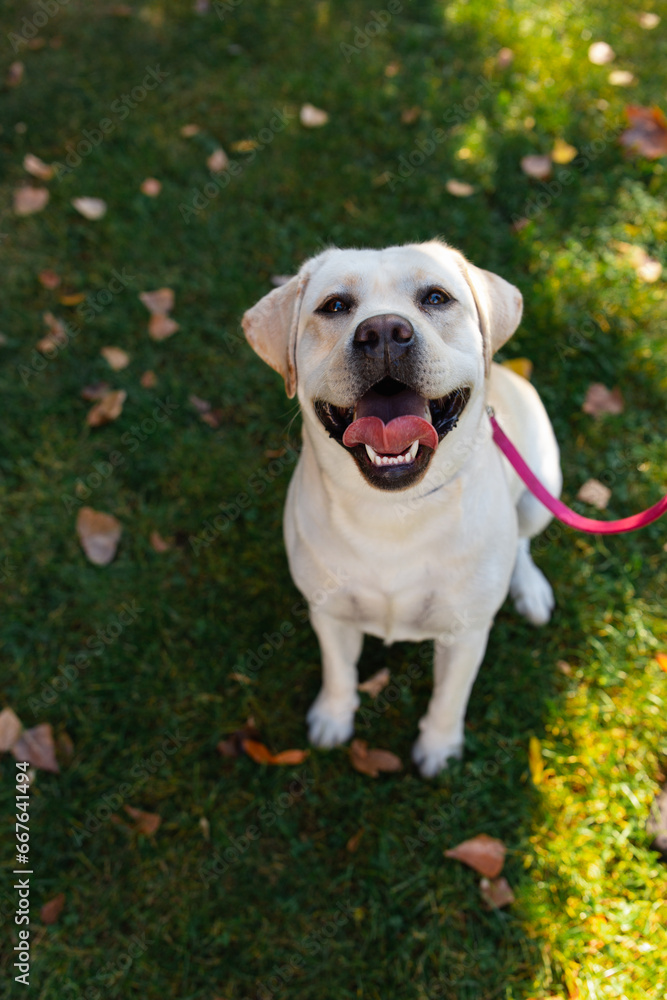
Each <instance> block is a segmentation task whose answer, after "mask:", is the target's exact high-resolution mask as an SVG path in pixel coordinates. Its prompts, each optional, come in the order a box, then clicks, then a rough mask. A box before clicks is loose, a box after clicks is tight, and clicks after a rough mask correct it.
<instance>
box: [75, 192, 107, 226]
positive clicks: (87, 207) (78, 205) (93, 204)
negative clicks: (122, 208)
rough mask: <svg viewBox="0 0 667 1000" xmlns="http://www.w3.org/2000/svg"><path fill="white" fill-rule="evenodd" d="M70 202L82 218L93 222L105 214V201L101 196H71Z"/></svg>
mask: <svg viewBox="0 0 667 1000" xmlns="http://www.w3.org/2000/svg"><path fill="white" fill-rule="evenodd" d="M71 204H72V205H73V206H74V208H75V209H76V210H77V212H78V213H79V215H82V216H83V217H84V219H90V220H91V222H95V221H96V220H97V219H102V218H104V216H105V215H106V214H107V203H106V202H105V201H103V199H102V198H85V197H84V198H72V201H71Z"/></svg>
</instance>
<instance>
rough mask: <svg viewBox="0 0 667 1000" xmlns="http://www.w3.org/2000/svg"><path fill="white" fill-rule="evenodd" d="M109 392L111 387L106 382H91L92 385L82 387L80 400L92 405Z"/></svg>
mask: <svg viewBox="0 0 667 1000" xmlns="http://www.w3.org/2000/svg"><path fill="white" fill-rule="evenodd" d="M110 392H111V386H110V385H109V383H108V382H93V384H92V385H84V387H83V389H82V390H81V398H82V399H85V400H87V401H88V402H89V403H94V402H96V401H97V400H98V399H104V397H105V396H108V395H109V393H110Z"/></svg>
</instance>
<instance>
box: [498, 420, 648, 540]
mask: <svg viewBox="0 0 667 1000" xmlns="http://www.w3.org/2000/svg"><path fill="white" fill-rule="evenodd" d="M489 419H490V421H491V427H492V428H493V440H494V441H495V443H496V444H497V445H498V447H499V448H500V450H501V451H502V453H503V455H504V456H505V458H507V460H508V461H509V463H510V465H511V466H512V467H513V469H514V471H515V472H516V473H517V475H519V476H520V477H521V479H523V481H524V483H525V484H526V486H527V487H528V489H529V490H530V491H531V493H534V494H535V496H536V497H537V499H538V500H539V501H540V503H543V504H544V506H545V507H546V508H547V509H548V510H550V511H551V513H552V514H554V515H555V517H557V518H558V519H559V521H563V523H564V524H569V526H570V527H571V528H576V529H577V530H578V531H588V532H590V533H591V534H600V535H618V534H620V533H621V532H623V531H636V530H637V528H644V527H645V526H646V525H647V524H652V523H653V521H657V520H658V518H659V517H662V515H663V514H665V513H667V496H664V497H663V498H662V500H659V501H658V503H656V504H654V505H653V507H649V509H648V510H644V511H642V513H641V514H633V516H632V517H624V518H621V520H620V521H596V520H594V519H593V518H591V517H582V516H581V514H577V513H575V511H573V510H570V508H569V507H566V506H565V504H564V503H561V501H560V500H557V499H556V497H554V496H552V495H551V493H549V491H548V490H547V489H546V488H545V487H544V486H543V485H542V483H541V482H540V481H539V479H538V478H537V476H536V475H534V473H532V472H531V470H530V469H529V468H528V466H527V465H526V463H525V462H524V460H523V459H522V457H521V455H520V454H519V452H518V451H517V450H516V448H515V447H514V445H513V444H512V442H511V441H510V439H509V438H508V437H507V436H506V434H505V433H504V431H502V430H501V429H500V426H499V425H498V421H497V420H496V418H495V416H494V414H493V412H492V410H491V408H490V407H489Z"/></svg>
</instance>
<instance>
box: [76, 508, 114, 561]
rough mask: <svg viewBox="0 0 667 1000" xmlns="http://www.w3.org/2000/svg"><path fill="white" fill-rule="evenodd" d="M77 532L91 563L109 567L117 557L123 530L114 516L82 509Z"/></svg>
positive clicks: (77, 520)
mask: <svg viewBox="0 0 667 1000" xmlns="http://www.w3.org/2000/svg"><path fill="white" fill-rule="evenodd" d="M76 532H77V535H78V536H79V541H80V542H81V547H82V548H83V551H84V552H85V553H86V556H87V557H88V559H89V560H90V562H91V563H94V564H95V565H96V566H107V565H108V564H109V563H110V562H111V560H112V559H113V558H114V556H115V555H116V550H117V548H118V543H119V541H120V536H121V535H122V533H123V528H122V525H121V523H120V521H119V520H118V519H117V518H115V517H114V516H113V514H105V513H103V512H102V511H101V510H93V508H92V507H82V508H81V510H80V511H79V513H78V514H77V518H76Z"/></svg>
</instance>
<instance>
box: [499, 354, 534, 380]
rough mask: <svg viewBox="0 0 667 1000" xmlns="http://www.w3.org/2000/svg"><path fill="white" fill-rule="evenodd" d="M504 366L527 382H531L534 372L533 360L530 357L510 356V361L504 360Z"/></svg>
mask: <svg viewBox="0 0 667 1000" xmlns="http://www.w3.org/2000/svg"><path fill="white" fill-rule="evenodd" d="M503 368H509V369H510V371H513V372H516V374H517V375H520V376H521V378H525V379H526V381H527V382H530V379H531V376H532V374H533V362H532V361H531V360H530V359H529V358H510V360H509V361H503Z"/></svg>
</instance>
